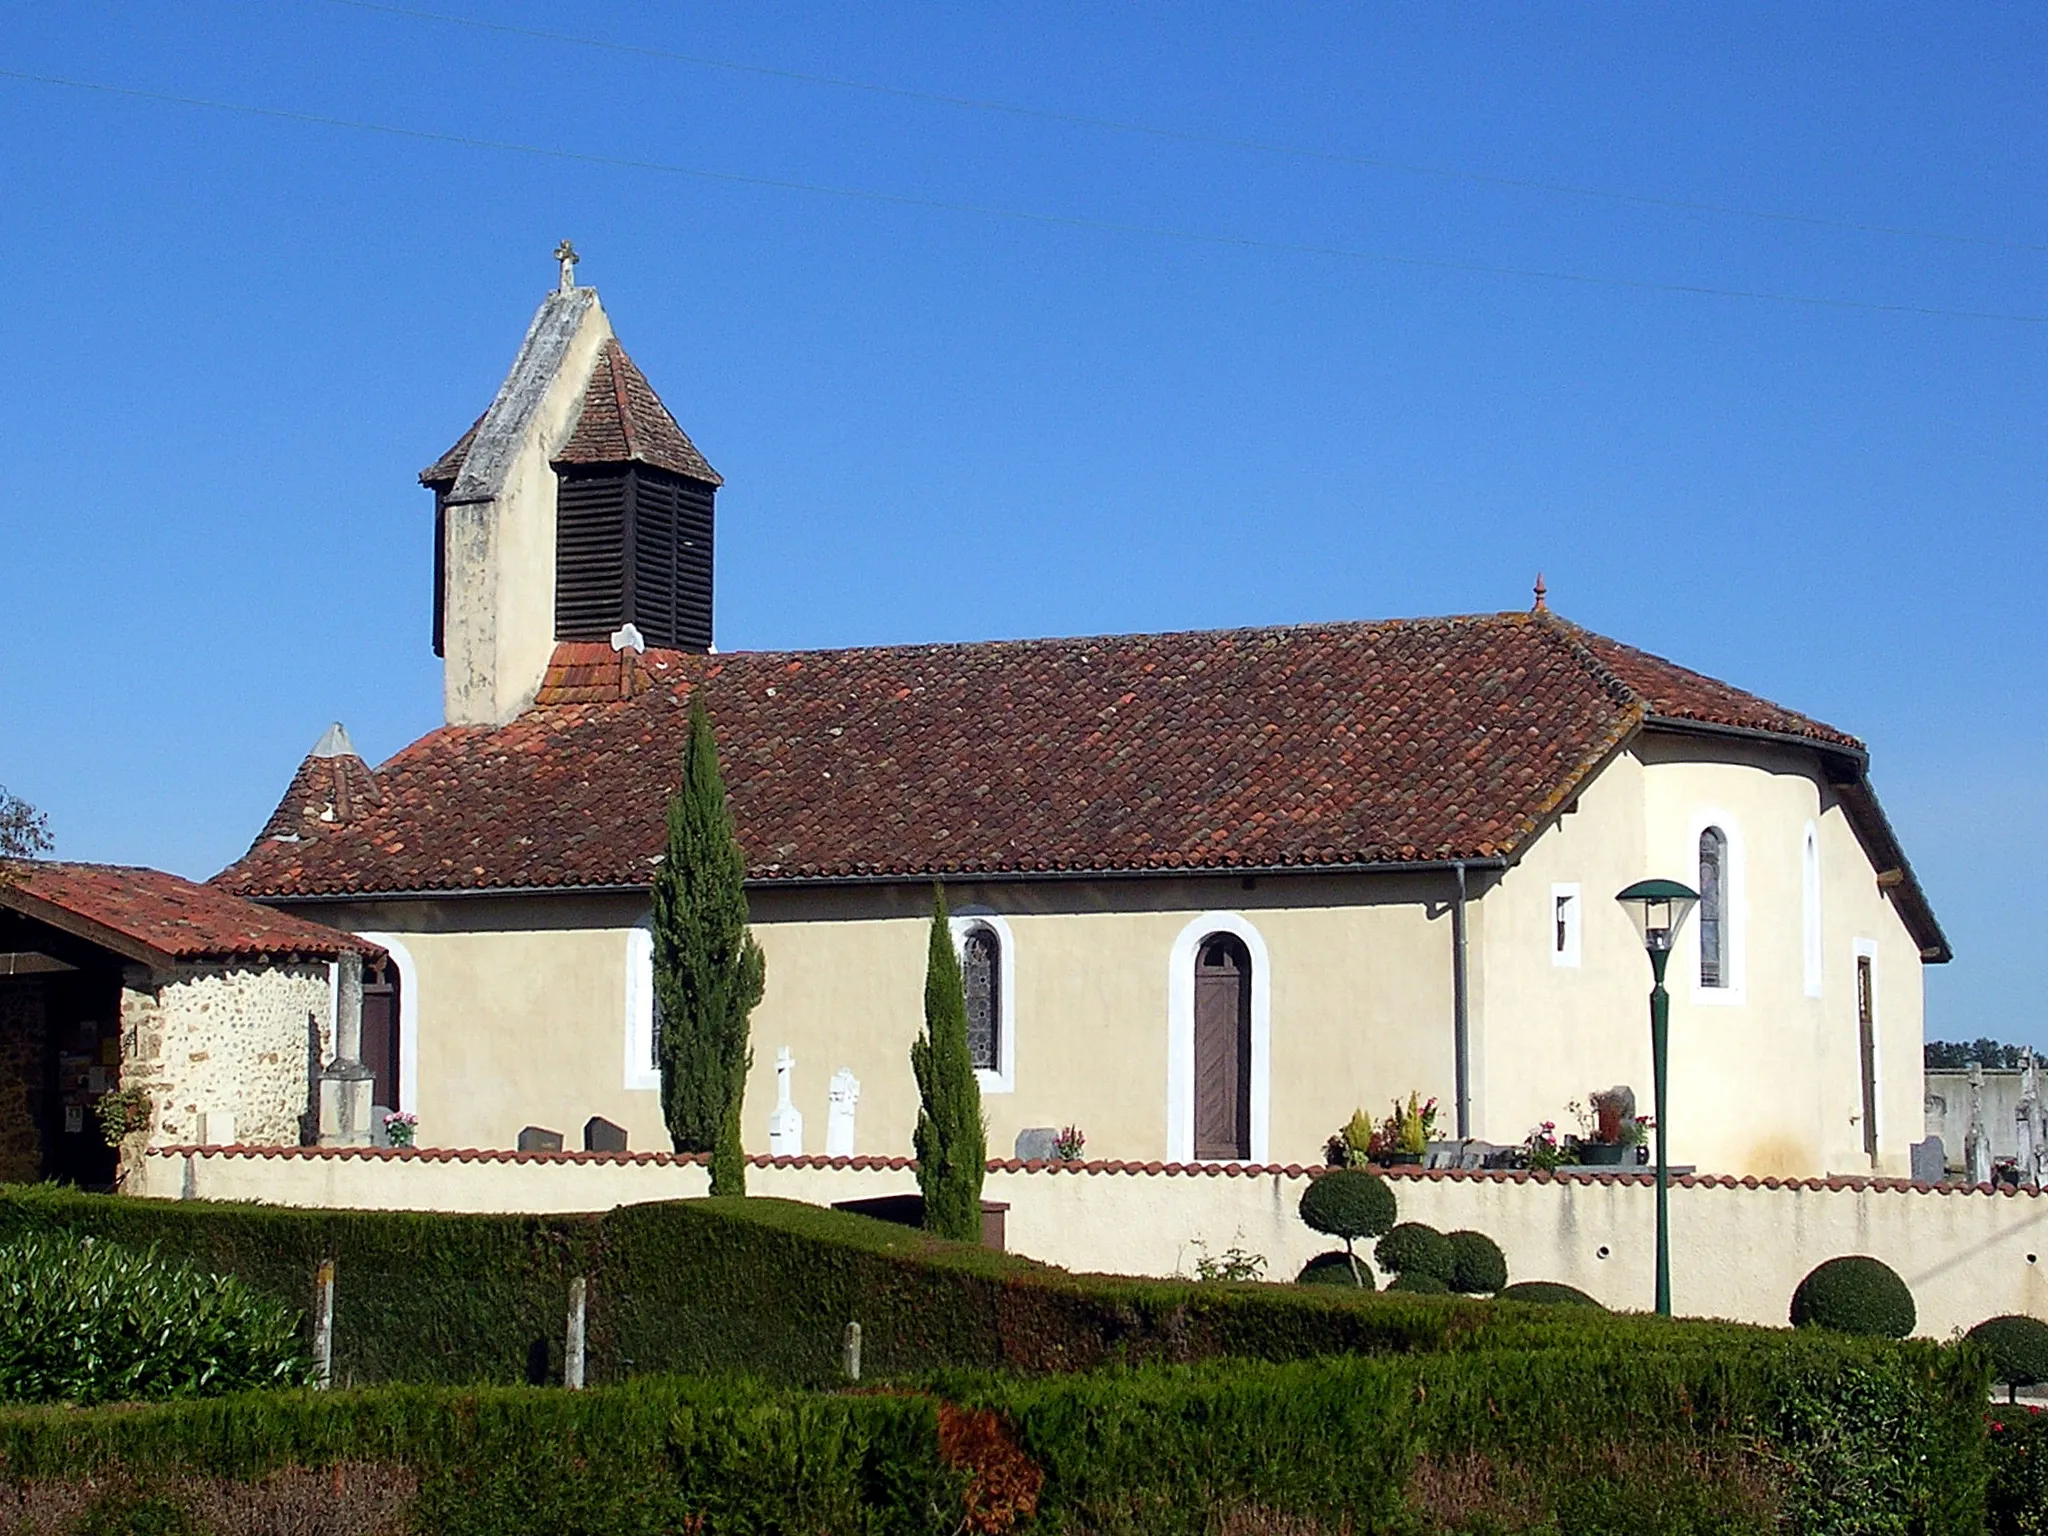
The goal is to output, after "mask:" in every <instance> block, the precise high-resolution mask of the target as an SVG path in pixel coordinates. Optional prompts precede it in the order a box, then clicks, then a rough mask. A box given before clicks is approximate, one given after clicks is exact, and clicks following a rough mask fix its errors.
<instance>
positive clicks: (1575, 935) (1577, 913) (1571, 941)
mask: <svg viewBox="0 0 2048 1536" xmlns="http://www.w3.org/2000/svg"><path fill="white" fill-rule="evenodd" d="M1584 914H1585V903H1584V901H1583V900H1581V898H1580V895H1579V888H1578V886H1577V885H1553V886H1552V887H1551V888H1550V963H1551V964H1552V965H1561V966H1571V967H1576V966H1577V965H1578V963H1579V945H1580V930H1581V928H1582V927H1583V926H1584Z"/></svg>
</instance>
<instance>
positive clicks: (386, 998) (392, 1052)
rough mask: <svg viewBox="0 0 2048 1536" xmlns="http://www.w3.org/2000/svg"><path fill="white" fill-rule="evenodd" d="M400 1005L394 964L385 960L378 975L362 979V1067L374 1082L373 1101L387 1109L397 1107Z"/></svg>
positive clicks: (402, 1002)
mask: <svg viewBox="0 0 2048 1536" xmlns="http://www.w3.org/2000/svg"><path fill="white" fill-rule="evenodd" d="M403 1004H404V1000H403V998H402V997H401V996H400V995H399V985H398V967H397V965H395V964H393V963H391V962H388V961H387V962H386V963H385V965H384V967H383V969H382V971H381V972H378V973H375V974H372V975H370V976H366V977H364V978H363V1065H364V1066H366V1067H368V1068H369V1069H370V1074H371V1076H372V1077H373V1078H374V1079H375V1086H374V1087H373V1088H372V1089H371V1093H370V1097H371V1099H372V1101H373V1102H374V1103H375V1104H378V1105H381V1106H382V1107H383V1108H384V1109H386V1110H394V1109H397V1108H398V1090H399V1083H398V1019H399V1012H400V1009H401V1008H402V1007H403Z"/></svg>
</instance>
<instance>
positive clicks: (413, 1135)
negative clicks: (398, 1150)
mask: <svg viewBox="0 0 2048 1536" xmlns="http://www.w3.org/2000/svg"><path fill="white" fill-rule="evenodd" d="M419 1129H420V1117H419V1116H418V1115H414V1114H408V1113H407V1112H406V1111H405V1110H402V1109H399V1110H393V1111H392V1112H391V1113H390V1114H388V1115H386V1116H385V1117H384V1139H385V1140H386V1141H388V1142H389V1143H391V1145H392V1146H394V1147H409V1146H411V1145H412V1144H413V1143H414V1141H415V1140H417V1139H418V1136H419Z"/></svg>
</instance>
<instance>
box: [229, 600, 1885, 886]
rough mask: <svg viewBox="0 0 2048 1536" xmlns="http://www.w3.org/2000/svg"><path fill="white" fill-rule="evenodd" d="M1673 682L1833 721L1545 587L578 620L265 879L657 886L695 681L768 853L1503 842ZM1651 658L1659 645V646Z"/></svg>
mask: <svg viewBox="0 0 2048 1536" xmlns="http://www.w3.org/2000/svg"><path fill="white" fill-rule="evenodd" d="M1596 645H1597V646H1602V647H1605V648H1606V650H1607V652H1608V653H1609V654H1611V655H1613V656H1614V657H1615V658H1616V659H1617V660H1619V661H1620V662H1622V663H1624V664H1625V666H1627V667H1629V668H1633V669H1635V670H1636V671H1640V672H1641V673H1642V675H1643V676H1644V678H1645V679H1650V678H1651V677H1653V676H1654V680H1655V683H1656V688H1657V690H1658V691H1657V693H1656V700H1657V708H1656V710H1655V711H1654V712H1656V713H1666V714H1671V715H1674V716H1676V715H1680V714H1684V715H1685V716H1686V717H1687V718H1700V719H1716V720H1722V721H1725V723H1729V724H1735V725H1744V726H1748V725H1750V724H1751V723H1753V722H1754V721H1757V720H1764V719H1768V720H1770V721H1772V722H1774V724H1773V725H1772V726H1771V727H1770V728H1772V729H1779V730H1781V731H1782V732H1783V733H1784V734H1786V735H1789V736H1792V737H1795V738H1801V739H1806V740H1811V741H1813V742H1814V743H1815V744H1816V745H1823V746H1828V747H1834V746H1838V745H1841V744H1846V743H1850V741H1851V738H1848V737H1845V736H1843V735H1842V734H1841V733H1840V732H1838V731H1835V730H1833V729H1831V728H1830V727H1827V726H1823V725H1820V724H1818V723H1816V722H1814V721H1810V720H1806V719H1804V718H1803V717H1801V716H1798V715H1793V714H1790V713H1788V712H1785V711H1780V710H1776V709H1775V707H1774V706H1771V705H1768V704H1765V703H1764V702H1763V701H1762V700H1758V699H1752V698H1750V697H1749V696H1748V695H1746V694H1741V693H1737V692H1736V691H1735V690H1732V689H1727V688H1725V687H1723V685H1721V684H1717V683H1713V682H1711V680H1709V679H1705V678H1697V677H1696V676H1695V674H1692V673H1688V672H1685V671H1684V670H1683V669H1680V668H1676V667H1671V666H1670V665H1669V664H1668V663H1659V662H1655V659H1654V658H1650V657H1646V656H1643V655H1642V654H1641V653H1640V652H1633V651H1629V650H1627V648H1625V647H1615V646H1613V644H1612V642H1604V641H1599V640H1598V638H1597V637H1593V636H1589V635H1587V634H1586V633H1585V632H1584V631H1582V630H1580V629H1577V628H1576V627H1574V626H1572V625H1570V624H1568V623H1565V622H1563V621H1561V620H1558V619H1556V618H1554V617H1553V616H1550V615H1547V614H1500V615H1489V616H1482V617H1475V618H1453V619H1424V620H1408V621H1399V622H1388V623H1368V624H1332V625H1304V626H1299V627H1294V628H1285V629H1253V630H1221V631H1211V632H1198V633H1186V634H1170V635H1135V636H1124V637H1117V638H1097V639H1065V640H1031V641H1006V642H996V643H987V644H973V645H937V646H904V647H891V648H880V649H867V650H842V651H812V652H769V651H764V652H741V653H737V654H731V655H713V656H698V655H690V654H686V653H682V652H662V651H650V652H648V653H646V654H645V655H643V656H640V657H638V658H636V659H635V660H634V662H633V663H632V665H633V667H634V671H635V674H636V675H637V678H638V682H637V683H636V684H635V686H636V687H637V689H638V691H635V692H633V693H632V694H631V696H630V697H621V693H622V687H621V681H620V673H621V668H622V667H623V666H624V665H625V663H624V662H623V661H622V660H621V657H620V655H619V653H616V652H613V651H612V650H611V649H610V647H609V646H607V645H605V644H603V643H601V642H600V643H596V644H563V645H560V646H558V647H557V648H556V652H555V662H554V665H553V666H552V667H551V668H550V669H549V673H548V681H547V683H546V685H545V686H544V687H543V690H542V693H541V702H540V703H538V704H537V705H536V707H534V708H532V709H530V710H528V711H527V712H526V713H525V714H523V715H521V716H520V717H519V718H518V719H516V720H514V721H512V722H511V723H509V724H507V725H504V726H499V727H495V728H491V727H456V726H451V727H446V728H443V729H441V730H438V731H435V732H433V733H432V734H430V735H428V736H425V737H423V738H421V739H420V740H419V741H417V742H415V743H414V744H413V745H412V746H410V747H408V748H406V749H405V750H404V751H402V752H400V753H399V754H398V755H397V756H396V757H394V758H392V759H391V761H390V762H388V763H386V764H384V765H383V766H382V767H381V768H380V769H379V770H378V774H377V777H378V779H379V781H380V783H381V786H382V789H383V793H384V804H383V805H382V806H380V807H377V808H375V809H374V810H371V811H368V812H366V813H364V814H362V815H361V816H359V817H358V818H357V819H355V820H353V821H351V822H349V823H346V824H343V825H335V826H323V827H321V828H319V829H317V832H316V834H315V835H313V836H311V837H308V838H306V839H304V840H302V841H300V842H297V843H284V842H275V841H269V840H259V841H258V842H257V843H256V845H255V846H254V847H252V848H251V849H250V851H249V853H248V854H247V855H246V856H245V857H244V858H243V859H242V860H241V861H240V862H238V863H237V864H235V865H234V866H232V867H231V868H230V869H228V870H226V871H224V872H223V873H222V874H221V875H220V876H219V877H218V878H219V879H220V880H222V881H223V882H224V883H226V884H228V885H230V886H232V887H233V888H235V889H237V890H240V891H243V892H245V893H247V894H250V895H253V896H259V897H294V896H315V895H339V894H360V893H370V892H399V891H413V890H476V889H494V888H495V889H504V888H541V887H578V886H582V887H588V886H640V885H644V884H646V883H647V881H648V879H649V876H650V872H651V870H652V869H653V867H654V863H655V861H656V860H657V858H658V857H659V856H660V853H661V850H662V846H663V806H664V803H665V800H666V797H667V795H668V793H669V791H670V790H671V789H672V787H673V786H674V784H675V781H676V777H677V773H678V769H679V765H680V763H681V760H682V752H683V744H684V739H685V729H686V723H687V717H688V711H687V708H686V704H687V700H688V697H689V695H690V693H691V692H692V691H693V690H695V689H699V688H701V689H702V690H703V692H704V698H705V701H706V704H707V705H708V707H709V708H710V711H711V715H712V719H713V722H714V724H715V726H716V728H717V730H718V734H719V739H720V743H721V758H722V762H723V766H724V769H725V775H726V780H727V783H728V786H729V787H730V790H731V794H732V806H733V813H734V817H735V820H736V823H737V826H738V830H739V836H740V839H741V842H742V844H743V845H744V846H745V847H746V849H747V851H748V855H749V861H750V863H749V874H750V876H751V877H752V878H754V879H757V880H763V881H775V880H790V879H834V878H848V877H861V876H869V877H895V878H923V877H928V876H970V875H978V874H985V875H999V874H1032V873H1047V872H1070V873H1094V872H1102V873H1109V872H1117V871H1160V870H1189V871H1195V870H1242V869H1279V868H1316V867H1328V866H1357V865H1372V864H1395V863H1419V862H1430V861H1442V860H1451V859H1494V858H1507V857H1510V856H1512V855H1514V854H1515V853H1517V852H1518V851H1519V850H1520V849H1521V848H1522V847H1523V846H1524V844H1525V843H1526V842H1527V841H1528V839H1529V838H1530V837H1531V836H1532V835H1533V834H1534V833H1535V832H1536V831H1537V830H1538V829H1539V828H1540V827H1541V826H1542V825H1543V824H1544V822H1545V821H1546V820H1547V819H1548V818H1549V817H1550V816H1551V815H1552V814H1553V813H1555V812H1556V811H1557V810H1558V809H1559V808H1560V807H1561V806H1562V805H1564V804H1565V803H1566V802H1567V801H1568V800H1569V799H1570V798H1571V797H1572V796H1573V795H1574V794H1575V793H1577V791H1578V789H1579V788H1580V787H1581V786H1582V785H1583V783H1584V782H1585V780H1586V779H1587V778H1588V777H1589V775H1590V774H1591V773H1593V772H1594V771H1595V770H1596V769H1597V768H1598V767H1599V766H1600V764H1601V763H1603V762H1604V761H1605V760H1606V758H1607V757H1608V756H1609V755H1610V754H1611V753H1612V752H1613V751H1614V750H1615V749H1616V748H1617V747H1619V746H1620V745H1621V744H1622V743H1623V742H1624V741H1626V740H1627V739H1628V738H1629V737H1630V736H1631V735H1632V734H1633V733H1634V732H1635V731H1636V730H1637V729H1638V728H1639V727H1640V725H1641V724H1642V721H1643V719H1644V717H1645V715H1647V714H1650V713H1652V712H1653V711H1652V709H1651V707H1650V702H1649V701H1648V700H1646V699H1645V698H1643V697H1641V696H1639V695H1638V694H1637V693H1636V692H1635V691H1634V690H1633V689H1632V687H1631V686H1630V684H1629V683H1628V682H1627V681H1625V680H1624V674H1623V669H1622V668H1620V667H1615V666H1611V665H1608V664H1604V663H1603V662H1602V661H1601V660H1600V659H1599V657H1598V654H1597V653H1596V651H1595V649H1594V647H1595V646H1596ZM1653 665H1654V668H1656V669H1661V670H1656V671H1654V673H1653V672H1652V671H1651V670H1650V669H1652V667H1653Z"/></svg>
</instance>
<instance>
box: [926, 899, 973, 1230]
mask: <svg viewBox="0 0 2048 1536" xmlns="http://www.w3.org/2000/svg"><path fill="white" fill-rule="evenodd" d="M910 1069H911V1071H912V1072H914V1073H915V1074H916V1075H917V1096H918V1110H917V1132H916V1147H917V1187H918V1188H919V1189H920V1190H921V1191H923V1193H924V1225H925V1230H926V1231H928V1232H932V1233H935V1234H936V1235H938V1236H940V1237H950V1238H954V1239H956V1240H957V1241H959V1242H963V1243H978V1242H980V1241H981V1178H982V1174H983V1172H984V1171H985V1168H984V1164H985V1163H986V1162H987V1159H988V1129H987V1127H986V1126H985V1125H984V1124H983V1123H982V1118H981V1085H980V1083H979V1082H977V1081H976V1079H975V1076H974V1058H973V1057H972V1056H971V1055H969V1054H968V1050H967V995H966V992H965V991H964V990H963V988H962V986H961V981H960V956H959V955H958V954H957V953H956V952H955V951H954V949H953V930H952V925H951V924H950V923H949V922H947V920H946V892H945V888H944V887H943V886H934V887H933V888H932V927H931V945H930V952H929V954H928V956H927V958H926V960H925V970H924V1030H923V1032H922V1033H921V1034H920V1035H919V1036H918V1037H917V1039H915V1040H914V1041H912V1042H911V1045H910Z"/></svg>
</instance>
